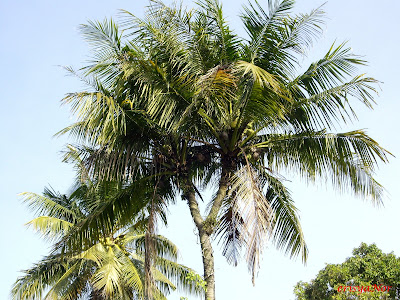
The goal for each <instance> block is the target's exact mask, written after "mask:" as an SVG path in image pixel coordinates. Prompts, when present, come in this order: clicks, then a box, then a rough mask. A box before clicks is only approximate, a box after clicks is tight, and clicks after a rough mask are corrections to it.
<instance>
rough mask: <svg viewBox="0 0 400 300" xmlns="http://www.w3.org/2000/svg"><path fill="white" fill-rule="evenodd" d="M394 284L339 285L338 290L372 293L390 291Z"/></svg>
mask: <svg viewBox="0 0 400 300" xmlns="http://www.w3.org/2000/svg"><path fill="white" fill-rule="evenodd" d="M392 287H393V286H389V285H383V284H381V285H377V284H374V285H366V286H362V285H361V286H358V285H357V286H353V285H347V286H342V285H341V286H339V287H338V288H337V291H338V292H358V294H361V293H368V292H369V293H372V292H389V290H390V289H391V288H392Z"/></svg>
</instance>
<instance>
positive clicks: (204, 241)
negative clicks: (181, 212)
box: [199, 230, 215, 300]
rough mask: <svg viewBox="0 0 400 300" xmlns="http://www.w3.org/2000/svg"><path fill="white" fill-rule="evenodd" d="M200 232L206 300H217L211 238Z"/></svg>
mask: <svg viewBox="0 0 400 300" xmlns="http://www.w3.org/2000/svg"><path fill="white" fill-rule="evenodd" d="M201 231H202V232H200V230H199V235H200V244H201V252H202V257H203V268H204V280H205V282H206V284H207V285H206V288H207V289H206V293H205V300H215V276H214V254H213V249H212V245H211V240H210V236H209V235H208V234H207V233H206V232H205V231H204V230H201Z"/></svg>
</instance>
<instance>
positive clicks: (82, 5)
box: [0, 0, 400, 300]
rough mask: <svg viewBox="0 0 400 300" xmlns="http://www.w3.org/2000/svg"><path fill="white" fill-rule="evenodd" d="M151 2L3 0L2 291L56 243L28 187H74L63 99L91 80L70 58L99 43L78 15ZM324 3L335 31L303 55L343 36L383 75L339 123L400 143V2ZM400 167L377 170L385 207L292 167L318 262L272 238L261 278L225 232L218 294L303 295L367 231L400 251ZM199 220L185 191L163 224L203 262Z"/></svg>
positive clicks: (231, 16) (83, 56)
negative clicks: (372, 96)
mask: <svg viewBox="0 0 400 300" xmlns="http://www.w3.org/2000/svg"><path fill="white" fill-rule="evenodd" d="M260 2H261V3H265V2H266V1H262V0H260ZM323 2H324V1H323V0H322V1H319V0H303V1H298V3H297V5H296V11H301V12H309V11H310V10H311V9H312V8H316V7H318V6H320V5H321V4H322V3H323ZM147 3H148V2H147V1H119V0H117V1H93V0H90V1H84V2H83V1H76V0H72V1H39V0H38V1H26V0H25V1H22V0H20V1H11V0H3V1H2V2H1V3H0V33H1V43H0V45H1V47H0V57H1V60H0V61H1V62H0V65H1V73H0V77H1V80H0V88H1V89H0V90H1V96H0V103H1V110H0V125H1V127H0V128H1V130H0V141H1V142H0V143H1V144H0V145H1V146H0V162H1V163H0V182H1V191H2V195H1V197H0V211H1V214H2V217H1V218H0V231H1V235H0V236H1V239H0V246H1V248H0V249H1V254H2V255H1V260H2V261H1V266H2V272H1V275H0V276H1V277H0V299H7V298H8V294H9V290H10V286H11V284H12V283H13V281H15V279H16V278H17V276H18V275H19V274H20V273H18V271H19V270H22V269H26V268H29V267H30V266H31V265H32V263H33V262H35V261H37V260H38V259H40V258H41V257H42V255H45V254H46V253H47V251H48V245H47V244H45V243H44V242H42V241H41V240H40V239H39V237H38V236H37V235H35V234H34V233H33V232H32V231H31V230H29V229H26V228H25V227H24V225H23V224H24V223H26V222H27V221H29V220H30V219H31V218H32V217H33V216H32V214H31V213H30V212H29V211H28V210H27V208H26V207H25V206H24V205H23V204H22V203H21V201H20V200H19V197H18V196H17V194H18V193H20V192H24V191H30V192H36V193H41V192H42V191H43V188H44V186H46V185H49V184H51V185H52V186H53V187H54V188H55V189H56V190H59V191H61V192H66V191H67V189H68V187H69V185H70V184H71V182H72V178H73V176H74V173H73V172H72V169H71V167H70V166H69V165H65V164H63V163H61V159H60V158H61V155H60V153H59V151H60V150H62V147H63V145H64V144H65V143H66V142H67V139H65V138H52V135H53V134H54V133H56V132H57V131H59V130H60V129H62V128H64V127H65V126H67V125H68V124H70V123H71V122H72V121H73V118H72V117H71V115H70V113H69V110H68V107H65V106H63V107H61V106H60V100H61V99H62V98H63V96H64V95H65V94H66V93H68V92H74V91H78V90H81V89H82V88H83V87H82V86H81V84H80V83H79V82H78V81H77V80H76V79H74V78H71V77H68V76H66V72H65V71H64V70H63V69H62V68H60V67H59V66H60V65H72V66H75V67H80V66H82V65H84V62H85V61H86V60H87V59H88V55H89V53H88V48H87V46H86V44H85V43H84V41H83V40H82V39H81V37H80V35H79V32H78V29H77V28H78V25H79V24H82V23H85V22H87V20H89V19H91V20H102V19H103V18H104V17H110V16H116V15H117V13H118V9H126V10H129V11H131V12H133V13H135V14H137V15H139V16H140V15H142V14H143V11H144V7H145V5H147ZM166 3H169V1H166ZM187 3H190V2H189V1H187ZM223 3H224V8H225V15H226V16H227V18H228V20H230V21H231V22H230V23H231V27H233V28H234V29H236V30H237V32H239V33H243V30H242V29H241V28H240V23H239V20H238V18H237V15H238V14H239V12H240V10H241V5H242V3H243V2H241V1H236V0H235V1H228V0H223ZM190 5H191V4H190ZM324 10H325V11H326V12H327V17H328V19H327V20H326V30H325V33H324V36H323V37H322V39H321V40H320V42H319V43H316V44H315V46H314V48H313V49H312V51H311V52H310V55H309V58H308V59H304V63H305V64H307V63H308V62H309V61H310V60H315V59H317V58H319V57H321V56H322V55H323V54H324V52H326V51H327V50H328V49H329V47H330V45H331V43H332V42H333V41H334V40H335V39H336V40H337V41H338V42H342V41H346V40H348V41H349V46H351V47H352V48H353V51H354V53H356V54H360V55H363V56H364V57H365V59H366V60H367V61H368V62H369V66H368V67H363V68H362V69H360V73H367V74H368V75H369V76H372V77H375V78H377V79H378V80H380V81H381V82H382V84H381V89H382V90H381V91H380V93H379V97H377V98H376V101H377V106H376V107H375V109H374V110H373V111H371V110H368V109H366V108H365V107H362V106H360V105H356V107H357V109H358V112H359V121H357V122H354V123H353V124H347V125H346V126H343V127H341V128H337V131H338V132H341V131H346V130H352V129H360V128H367V130H368V133H369V134H370V135H371V136H372V137H373V138H375V139H376V140H378V141H379V143H380V144H381V145H382V146H384V147H385V148H387V149H388V150H390V151H391V152H392V153H393V154H394V155H399V153H400V151H399V150H400V142H399V139H398V133H399V128H398V126H399V115H398V112H399V111H400V105H399V101H398V100H399V99H398V98H399V96H398V94H399V93H398V91H397V88H398V87H399V83H398V78H397V76H398V70H400V63H399V59H398V49H400V42H399V37H398V31H399V29H400V19H399V18H398V12H399V11H400V2H398V1H394V0H381V1H379V2H377V1H361V0H353V1H348V0H347V1H345V0H331V1H329V2H328V3H327V4H326V5H325V6H324ZM398 170H400V168H399V162H398V159H397V158H391V159H390V163H389V164H388V165H380V168H379V170H378V171H377V178H378V180H379V181H380V182H381V183H382V184H383V185H384V186H385V188H386V189H387V194H388V196H387V197H386V198H385V206H384V207H381V208H375V207H373V206H372V205H371V204H370V203H368V202H367V201H364V200H363V199H356V198H354V197H353V196H352V195H350V194H339V193H337V192H335V191H333V190H332V189H331V188H330V187H329V185H325V184H324V183H322V182H320V183H317V184H316V185H310V184H309V185H307V184H306V183H304V182H302V181H301V180H300V179H298V178H296V177H291V176H290V175H288V176H287V177H288V179H290V182H288V186H289V187H290V189H291V191H292V194H293V197H294V199H295V201H296V205H297V207H298V208H299V210H300V216H301V220H302V225H303V230H304V232H305V237H306V239H307V242H308V247H309V250H310V257H309V260H308V263H307V265H306V266H304V265H303V264H302V263H301V262H300V260H290V259H289V258H288V257H286V256H284V254H282V253H279V252H277V251H275V250H274V249H273V248H272V247H270V249H266V250H265V251H264V255H263V261H262V264H261V270H260V272H259V276H258V278H257V280H256V286H255V287H253V286H252V285H251V278H250V275H249V274H248V273H247V269H246V265H245V264H244V263H243V264H241V265H239V266H238V267H237V268H233V267H231V266H229V265H228V264H227V263H226V262H225V260H224V259H223V258H222V257H221V255H220V253H221V251H220V247H219V246H218V245H217V243H215V245H214V250H215V256H216V281H217V298H218V299H219V300H221V299H244V298H247V299H294V296H293V286H294V285H295V284H296V282H297V281H299V280H303V281H308V280H310V279H311V278H313V277H314V276H315V275H316V273H317V272H318V271H319V270H320V269H321V268H323V267H324V266H325V263H340V262H342V261H344V259H345V258H346V257H348V256H350V255H351V250H352V249H353V248H354V247H357V246H358V245H359V244H360V243H361V242H367V243H372V242H375V243H376V244H377V245H378V247H380V248H381V249H383V251H385V252H391V251H394V252H395V254H397V255H398V256H399V255H400V239H399V236H398V232H399V228H400V217H399V213H398V212H400V201H399V197H398V195H400V193H399V172H398ZM193 230H194V226H193V224H192V221H191V219H190V217H189V212H188V209H187V208H186V207H185V205H184V203H183V202H181V201H178V205H176V206H175V207H172V208H171V214H170V226H169V228H168V229H162V232H163V233H164V234H165V235H167V236H168V237H169V238H170V239H172V240H173V241H174V242H175V243H176V244H177V245H178V247H179V248H180V250H181V253H182V259H183V263H184V264H186V265H188V266H191V267H193V268H195V269H197V270H198V271H199V272H201V270H202V268H201V260H200V246H199V244H198V241H197V240H196V237H195V235H194V233H193V232H194V231H193ZM180 295H181V294H180V293H176V294H174V295H172V296H171V297H170V299H172V300H176V299H179V296H180Z"/></svg>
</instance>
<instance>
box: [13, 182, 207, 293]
mask: <svg viewBox="0 0 400 300" xmlns="http://www.w3.org/2000/svg"><path fill="white" fill-rule="evenodd" d="M119 189H120V187H119V184H118V183H110V182H108V183H102V184H101V185H97V186H96V188H95V190H94V191H92V190H90V189H89V187H88V186H87V185H81V186H78V187H75V189H74V191H73V192H72V193H71V194H70V195H69V196H66V195H61V194H59V193H56V192H54V191H53V190H51V189H45V192H44V194H43V195H37V194H34V193H24V194H23V197H24V201H25V202H26V203H27V204H28V206H29V207H30V208H32V209H33V210H35V211H36V213H37V214H38V215H39V216H38V217H37V218H35V219H33V220H32V221H30V222H28V223H27V225H28V226H31V227H33V228H34V229H35V230H36V231H38V232H40V233H41V234H42V235H43V237H44V238H46V239H47V240H50V241H53V242H55V243H57V241H59V240H60V239H62V238H63V237H65V236H66V235H67V234H68V232H70V231H71V230H73V228H74V226H76V225H77V224H79V223H80V222H82V221H83V220H85V218H86V217H87V215H89V214H90V213H91V212H92V210H96V209H98V208H96V206H97V205H98V204H99V203H101V202H102V201H107V198H109V197H115V196H116V195H117V194H118V193H119V191H118V190H119ZM146 218H148V216H146V213H145V212H144V211H142V213H141V214H140V213H137V214H136V216H135V219H133V218H132V220H131V224H129V225H128V226H121V225H119V224H117V223H115V224H113V226H112V230H111V231H108V232H105V231H103V232H102V237H101V238H99V240H98V241H96V243H94V244H93V246H92V247H90V248H88V249H85V250H81V251H78V252H75V253H73V254H66V253H63V251H60V250H56V251H53V252H52V253H51V254H50V255H48V256H46V257H44V258H43V259H41V260H40V261H39V262H38V263H36V264H35V265H34V266H33V267H32V268H31V269H28V270H26V271H24V273H25V274H24V275H23V276H21V277H19V278H18V280H17V281H16V282H15V284H14V287H13V289H12V296H13V299H18V300H23V299H93V300H95V299H121V300H122V299H144V290H145V285H146V282H145V280H144V279H145V269H146V268H145V251H144V249H145V243H146V235H145V233H144V229H143V224H145V223H146V222H144V220H145V219H146ZM98 230H100V231H101V229H98ZM153 240H154V245H155V247H156V254H157V256H156V258H155V260H154V264H153V268H152V270H151V271H152V274H153V278H154V281H155V284H154V285H152V289H153V290H152V295H153V299H166V297H165V295H167V294H168V293H169V292H170V291H171V290H175V289H176V286H175V285H176V284H177V285H178V286H179V287H180V288H181V289H186V290H187V291H189V292H196V291H197V292H200V291H201V282H200V281H197V282H196V281H195V280H193V278H197V277H196V274H195V273H193V271H192V270H191V269H190V268H187V267H185V266H183V265H180V264H178V263H177V262H176V261H177V256H178V250H177V248H176V246H175V245H174V244H173V243H172V242H171V241H169V240H168V239H166V238H165V237H163V236H159V235H158V236H153Z"/></svg>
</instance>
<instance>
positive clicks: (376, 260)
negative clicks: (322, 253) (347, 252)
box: [294, 243, 400, 300]
mask: <svg viewBox="0 0 400 300" xmlns="http://www.w3.org/2000/svg"><path fill="white" fill-rule="evenodd" d="M374 285H377V286H380V285H383V286H391V288H390V289H389V291H388V292H387V289H385V291H377V290H376V289H374V290H373V289H372V287H373V286H374ZM346 286H352V287H361V286H363V287H367V290H368V291H366V292H364V293H359V291H358V288H355V289H353V291H352V292H351V291H349V289H347V291H344V290H343V288H341V287H346ZM368 287H369V288H368ZM294 291H295V294H296V296H297V298H296V299H299V300H320V299H326V300H329V299H332V300H333V299H338V300H340V299H400V257H396V255H395V254H393V252H392V253H383V252H382V250H380V249H379V248H378V247H377V246H376V245H375V244H371V245H367V244H365V243H362V244H361V245H360V246H359V247H358V248H355V249H354V250H353V256H351V257H349V258H347V259H346V260H345V262H343V263H341V264H327V265H326V267H325V268H324V269H323V270H321V271H320V272H319V273H318V275H317V276H316V277H315V279H313V280H311V281H310V282H302V281H300V282H298V283H297V285H296V287H295V290H294Z"/></svg>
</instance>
